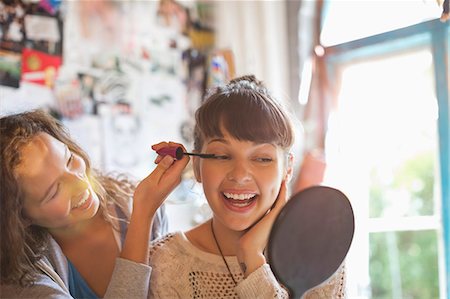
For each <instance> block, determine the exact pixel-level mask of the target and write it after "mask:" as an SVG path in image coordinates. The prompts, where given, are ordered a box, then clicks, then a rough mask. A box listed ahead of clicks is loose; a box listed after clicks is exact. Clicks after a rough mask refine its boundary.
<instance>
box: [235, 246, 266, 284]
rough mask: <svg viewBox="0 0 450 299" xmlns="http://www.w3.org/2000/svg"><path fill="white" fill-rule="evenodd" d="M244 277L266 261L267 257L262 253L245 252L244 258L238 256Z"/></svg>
mask: <svg viewBox="0 0 450 299" xmlns="http://www.w3.org/2000/svg"><path fill="white" fill-rule="evenodd" d="M238 260H239V265H240V266H241V269H242V272H243V273H244V277H245V278H247V277H248V276H249V275H250V274H252V273H253V272H254V271H256V270H257V269H258V268H260V267H261V266H262V265H264V264H265V263H266V258H265V256H264V255H263V254H262V253H256V252H255V253H252V254H245V255H244V256H243V257H242V258H238Z"/></svg>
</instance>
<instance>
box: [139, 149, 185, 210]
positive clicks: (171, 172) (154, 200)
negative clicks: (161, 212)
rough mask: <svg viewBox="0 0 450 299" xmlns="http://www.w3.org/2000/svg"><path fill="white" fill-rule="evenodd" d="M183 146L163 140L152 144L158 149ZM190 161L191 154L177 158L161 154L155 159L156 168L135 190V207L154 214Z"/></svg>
mask: <svg viewBox="0 0 450 299" xmlns="http://www.w3.org/2000/svg"><path fill="white" fill-rule="evenodd" d="M168 146H170V147H173V146H176V147H182V148H183V151H185V148H184V147H183V145H181V144H179V143H174V142H161V143H158V144H155V145H153V146H152V149H153V150H155V151H157V150H159V149H161V148H164V147H168ZM188 162H189V156H187V155H184V156H183V158H182V159H180V160H175V159H174V158H172V157H171V156H169V155H167V156H164V157H163V156H160V155H158V157H157V158H156V160H155V163H156V164H157V166H156V168H155V169H154V170H153V171H152V173H151V174H150V175H148V176H147V177H146V178H145V179H143V180H142V181H141V182H140V183H139V185H138V186H137V187H136V190H135V192H134V202H133V204H134V209H136V208H137V209H143V210H144V211H146V212H148V213H149V216H150V215H152V214H154V213H155V212H156V210H157V209H158V208H159V207H160V206H161V204H162V203H163V201H164V200H165V199H166V198H167V196H168V195H169V194H170V192H172V191H173V190H174V189H175V187H176V186H178V184H179V183H180V181H181V174H182V172H183V170H184V168H185V167H186V165H187V164H188Z"/></svg>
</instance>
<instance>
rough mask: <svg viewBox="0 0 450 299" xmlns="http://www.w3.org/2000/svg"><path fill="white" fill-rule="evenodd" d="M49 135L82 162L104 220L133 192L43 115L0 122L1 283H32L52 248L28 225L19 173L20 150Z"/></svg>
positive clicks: (43, 231) (40, 231)
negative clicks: (111, 204)
mask: <svg viewBox="0 0 450 299" xmlns="http://www.w3.org/2000/svg"><path fill="white" fill-rule="evenodd" d="M39 133H47V134H49V135H50V136H52V137H54V138H56V139H57V140H59V141H61V142H62V143H64V144H66V145H67V146H68V148H69V150H70V151H72V152H73V153H75V154H77V155H79V156H80V157H82V159H83V160H84V161H85V163H86V174H87V175H88V176H89V177H90V181H91V182H92V183H93V188H94V189H95V192H96V193H97V194H98V195H99V198H100V203H101V209H102V212H103V215H104V217H105V219H107V220H108V221H111V217H112V216H111V215H110V214H109V213H108V210H107V209H106V206H107V204H108V203H109V202H115V203H118V204H119V205H120V206H123V204H124V201H125V200H127V199H129V198H130V196H131V195H132V192H133V186H132V184H131V183H130V182H128V181H126V180H123V179H122V180H120V179H113V178H111V177H108V176H104V175H102V174H100V173H97V172H96V171H95V170H93V169H92V168H91V163H90V161H89V157H88V155H87V154H86V152H85V151H83V150H82V149H81V148H80V147H79V146H78V145H77V144H76V143H75V142H74V141H73V140H72V139H71V138H70V136H69V134H68V133H67V131H66V130H65V128H64V127H63V125H62V124H61V123H60V122H58V121H57V120H56V119H54V118H53V117H52V116H50V115H49V114H47V113H46V112H44V111H42V110H35V111H30V112H24V113H20V114H15V115H9V116H4V117H1V118H0V152H1V160H0V182H1V184H0V187H1V190H0V191H1V199H0V204H1V207H0V216H1V217H0V219H1V258H0V271H1V272H0V276H1V282H2V283H19V284H21V285H29V284H32V283H33V279H34V278H35V276H36V274H37V273H38V270H37V268H36V266H35V264H36V262H37V261H38V260H39V259H41V258H42V256H43V255H44V254H45V251H46V249H47V248H48V243H49V240H50V236H49V234H48V232H47V230H46V229H45V228H43V227H39V226H35V225H29V221H28V220H27V219H26V215H24V213H23V194H22V191H21V187H20V184H19V182H18V180H17V177H16V174H15V169H16V167H17V166H18V165H19V164H20V163H21V158H22V157H21V156H20V153H21V148H22V147H23V146H24V145H26V144H28V143H29V142H30V141H31V140H32V139H33V138H34V137H35V136H36V135H37V134H39Z"/></svg>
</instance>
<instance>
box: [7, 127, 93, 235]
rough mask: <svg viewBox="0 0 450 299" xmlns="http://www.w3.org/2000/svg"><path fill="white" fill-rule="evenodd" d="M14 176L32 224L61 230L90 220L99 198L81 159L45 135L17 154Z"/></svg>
mask: <svg viewBox="0 0 450 299" xmlns="http://www.w3.org/2000/svg"><path fill="white" fill-rule="evenodd" d="M20 155H21V158H22V159H21V162H20V164H19V165H18V166H17V168H16V169H15V174H16V176H17V177H18V181H19V183H20V185H21V189H22V192H23V194H24V211H25V214H26V215H27V216H28V217H29V218H30V219H31V221H32V223H33V224H35V225H38V226H42V227H46V228H49V229H50V230H57V229H65V228H68V227H72V226H74V225H76V224H77V223H79V222H81V221H83V220H87V219H90V218H92V217H93V216H94V215H95V214H96V213H97V211H98V208H99V199H98V197H97V195H96V194H95V192H94V191H93V189H92V186H91V184H90V182H89V180H88V178H87V175H86V164H85V162H84V160H83V159H82V158H81V157H80V156H78V155H76V154H75V153H72V152H71V151H70V150H69V149H68V147H67V146H66V145H65V144H63V143H61V142H60V141H59V140H57V139H55V138H53V137H52V136H50V135H48V134H46V133H40V134H38V135H36V136H35V137H34V138H33V139H32V140H31V141H30V142H29V143H28V144H27V145H25V146H24V147H23V148H22V149H21V151H20Z"/></svg>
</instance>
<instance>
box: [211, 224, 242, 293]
mask: <svg viewBox="0 0 450 299" xmlns="http://www.w3.org/2000/svg"><path fill="white" fill-rule="evenodd" d="M211 232H212V235H213V238H214V241H215V242H216V245H217V248H218V249H219V252H220V255H221V256H222V260H223V262H224V263H225V266H226V267H227V270H228V273H230V276H231V279H232V280H233V282H234V285H236V286H237V282H236V280H235V279H234V276H233V273H231V270H230V266H228V263H227V260H226V259H225V256H224V255H223V253H222V249H221V248H220V245H219V242H218V241H217V238H216V234H215V233H214V227H213V221H212V219H211Z"/></svg>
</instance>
